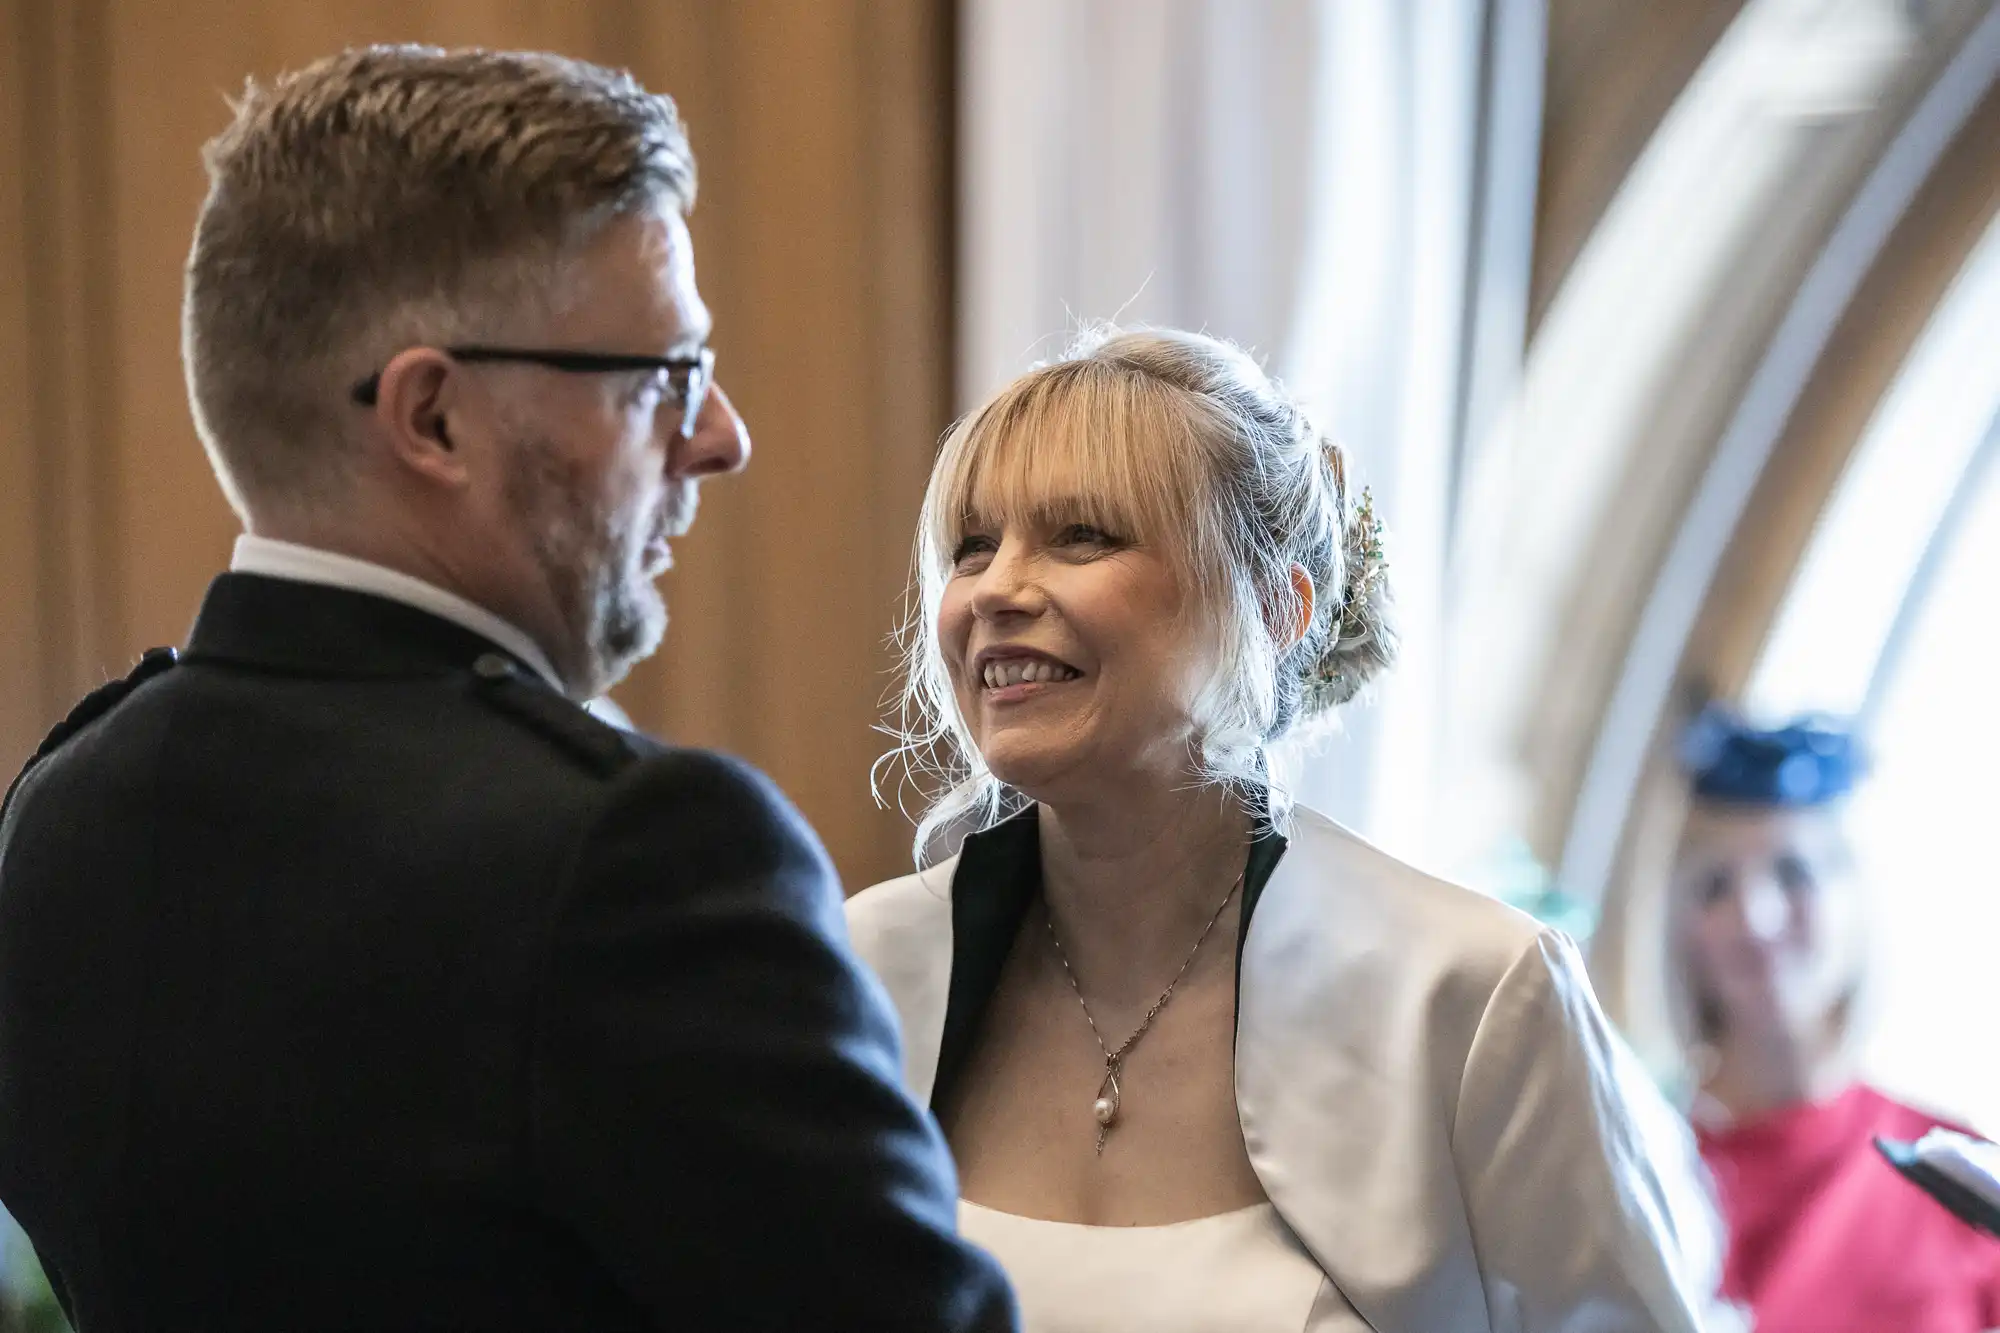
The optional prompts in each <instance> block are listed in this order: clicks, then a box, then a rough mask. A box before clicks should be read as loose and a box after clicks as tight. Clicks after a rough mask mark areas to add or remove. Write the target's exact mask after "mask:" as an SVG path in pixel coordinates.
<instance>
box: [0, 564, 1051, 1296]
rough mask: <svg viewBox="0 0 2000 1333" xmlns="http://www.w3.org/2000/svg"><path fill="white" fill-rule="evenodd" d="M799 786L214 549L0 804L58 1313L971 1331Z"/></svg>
mask: <svg viewBox="0 0 2000 1333" xmlns="http://www.w3.org/2000/svg"><path fill="white" fill-rule="evenodd" d="M900 1063H901V1054H900V1051H899V1048H898V1038H897V1035H896V1028H895V1020H894V1018H893V1016H892V1011H891V1009H890V1006H889V1004H888V1003H887V1000H886V998H885V996H884V995H883V993H882V991H881V990H880V988H879V987H878V986H877V985H876V984H875V983H874V982H873V981H872V980H871V979H869V978H867V976H866V975H865V973H864V972H863V970H862V969H861V968H860V967H859V966H858V965H857V964H856V962H855V960H854V958H853V956H852V954H851V953H850V952H849V949H848V946H847V943H846V938H845V930H844V927H843V924H842V920H841V910H840V899H839V892H838V888H837V885H836V882H835V878H834V875H833V871H832V869H831V867H830V866H829V864H828V862H827V860H826V857H825V854H824V853H823V852H822V850H821V849H820V846H819V844H818V843H817V841H816V840H815V839H814V837H813V834H812V832H811V831H810V830H809V829H808V828H807V826H806V825H805V823H804V821H803V820H802V819H801V818H800V817H799V815H798V814H797V813H796V812H795V811H794V810H793V809H792V807H791V806H790V805H788V804H787V803H786V801H785V800H784V798H783V797H782V796H780V795H779V794H778V792H777V791H776V790H775V789H774V788H773V787H772V786H771V785H770V783H769V782H768V781H766V780H765V779H764V778H762V777H761V776H759V775H758V774H757V773H756V772H754V771H753V770H751V769H749V768H747V767H745V766H744V765H742V764H740V763H736V762H733V761H731V760H728V759H725V758H721V757H718V756H716V755H714V754H709V753H704V752H700V751H695V750H680V749H670V748H666V747H663V746H660V745H657V744H654V743H652V742H649V741H646V740H642V739H640V738H637V737H635V736H632V735H630V734H628V733H625V732H622V731H619V730H617V729H614V728H612V727H609V726H607V725H605V724H603V723H601V722H599V721H597V720H596V719H594V718H592V717H590V716H589V715H588V714H586V713H585V712H584V710H582V709H581V708H578V707H577V706H575V705H573V704H571V703H570V702H568V701H567V700H565V699H563V698H561V697H560V696H559V695H557V694H556V693H555V692H554V691H552V690H550V689H549V688H548V687H547V686H545V685H544V684H543V683H541V681H540V680H539V679H538V678H537V677H536V676H534V674H533V673H532V672H531V671H529V670H528V669H526V667H525V666H523V665H522V664H521V663H519V662H517V661H515V660H514V659H512V658H509V657H507V656H506V655H505V654H504V653H503V652H501V651H500V650H499V649H498V648H496V647H495V646H494V645H493V644H490V643H488V642H486V641H485V640H484V639H482V638H480V637H479V636H477V635H475V634H473V633H471V632H470V631H468V630H465V629H462V628H460V627H459V626H457V625H455V624H452V623H449V622H447V621H444V620H440V619H438V618H436V617H433V616H431V615H428V614H426V613H424V612H421V611H418V610H415V609H413V608H410V607H407V606H404V605H402V604H400V603H397V602H393V601H389V600H385V599H382V598H378V597H374V596H370V595H366V594H362V593H357V592H350V591H346V590H342V589H336V588H330V587H323V586H313V585H308V584H303V583H293V582H287V581H284V580H277V579H271V578H265V577H260V576H254V575H243V574H231V575H225V576H223V577H222V578H220V579H218V580H217V581H216V583H215V585H214V586H213V588H212V589H211V590H210V592H209V594H208V598H207V601H206V602H205V604H204V606H203V608H202V611H201V615H200V618H199V620H198V621H197V623H196V625H195V629H194V633H193V636H192V638H191V641H190V643H189V646H188V649H187V651H186V652H184V653H183V654H181V655H180V656H179V659H178V661H176V660H174V658H173V657H172V655H171V654H167V653H159V652H156V653H154V654H150V655H149V656H148V658H147V659H146V661H145V662H144V663H142V665H141V667H140V669H139V670H138V671H137V672H135V673H134V674H133V676H132V677H130V678H128V679H127V680H125V681H121V682H117V683H114V684H113V685H111V686H108V687H106V688H105V689H104V690H100V691H99V692H98V693H97V694H96V695H94V696H92V697H91V698H90V699H88V700H86V701H85V703H84V704H82V705H80V706H79V708H78V710H77V711H76V713H74V714H73V715H72V717H71V718H70V719H69V721H67V722H66V723H65V724H64V726H63V727H61V728H58V730H57V732H56V734H55V735H54V736H52V737H51V738H50V741H49V742H48V743H47V744H45V745H44V747H43V750H42V753H41V754H40V755H39V756H38V757H37V759H36V761H35V762H33V763H31V764H30V766H29V768H28V770H27V771H26V772H25V773H24V774H23V776H22V777H21V778H20V779H19V780H18V781H17V783H16V786H15V788H14V789H13V791H12V792H11V794H10V796H9V799H8V805H7V808H6V812H5V816H4V822H0V1201H4V1203H5V1204H6V1206H7V1208H8V1209H9V1210H11V1211H12V1212H13V1213H14V1214H15V1216H16V1217H17V1218H18V1220H19V1221H20V1222H21V1224H22V1225H23V1226H24V1227H25V1229H26V1230H27V1232H28V1235H29V1237H30V1239H31V1240H32V1241H33V1242H34V1244H35V1247H36V1249H37V1251H38V1252H39V1254H40V1256H41V1258H42V1260H43V1261H44V1265H45V1267H46V1268H47V1270H48V1273H49V1276H50V1278H51V1280H52V1281H53V1283H54V1284H55V1286H56V1288H57V1291H58V1293H59V1295H60V1296H61V1298H62V1300H63V1303H64V1305H65V1307H66V1308H67V1310H68V1311H69V1312H70V1315H71V1317H72V1319H73V1320H74V1321H75V1322H76V1324H77V1325H78V1326H79V1328H80V1329H81V1330H82V1333H99V1331H100V1330H125V1329H133V1330H137V1329H149V1330H159V1329H195V1328H200V1329H230V1328H243V1329H251V1328H254V1329H264V1330H276V1329H287V1330H300V1329H389V1328H398V1329H402V1328H407V1329H443V1328H453V1329H528V1328H547V1329H553V1328H564V1329H589V1330H593V1333H602V1331H604V1330H620V1329H655V1328H668V1327H672V1328H686V1329H696V1328H718V1329H720V1328H727V1329H786V1330H803V1329H869V1330H900V1329H912V1330H914V1329H926V1330H930V1329H1001V1328H1007V1327H1011V1325H1012V1322H1013V1317H1014V1316H1013V1313H1012V1302H1011V1297H1010V1296H1009V1294H1008V1293H1007V1291H1006V1288H1005V1285H1004V1282H1003V1280H1002V1279H1001V1277H1000V1276H999V1274H998V1271H997V1269H996V1268H995V1267H994V1266H993V1265H992V1263H991V1261H990V1260H989V1259H987V1258H986V1257H985V1256H984V1255H983V1254H981V1253H980V1252H978V1251H977V1250H975V1249H972V1248H970V1247H968V1246H966V1245H965V1244H963V1243H962V1242H960V1241H959V1240H958V1239H957V1238H956V1236H955V1234H954V1230H953V1208H954V1197H955V1193H956V1190H955V1182H954V1179H953V1172H952V1168H951V1165H950V1161H949V1159H948V1157H947V1155H946V1152H945V1149H944V1146H943V1144H942V1141H941V1140H940V1138H939V1136H938V1134H937V1132H936V1130H935V1128H934V1126H933V1125H932V1124H931V1122H930V1121H929V1119H928V1118H927V1117H926V1116H925V1115H924V1114H923V1112H922V1111H921V1110H920V1109H919V1107H918V1106H917V1105H916V1104H915V1103H914V1102H912V1101H911V1099H910V1098H909V1097H908V1095H907V1094H906V1093H904V1092H903V1091H902V1090H901V1086H900V1076H899V1070H900Z"/></svg>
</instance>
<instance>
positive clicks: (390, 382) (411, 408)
mask: <svg viewBox="0 0 2000 1333" xmlns="http://www.w3.org/2000/svg"><path fill="white" fill-rule="evenodd" d="M469 383H470V377H469V376H467V375H466V374H465V373H464V371H463V369H462V368H461V367H460V366H459V365H458V363H457V362H455V361H453V360H452V359H451V358H450V357H449V356H447V355H446V354H445V353H443V352H441V351H439V350H438V349H436V348H435V347H411V348H408V349H406V350H404V351H401V352H398V353H396V355H395V356H393V357H391V358H389V363H388V364H387V365H385V366H384V367H382V375H381V380H380V385H379V387H378V388H377V390H376V394H375V405H374V407H373V408H372V409H371V410H372V411H373V412H374V413H375V420H376V423H377V425H378V426H380V428H381V430H382V432H383V434H384V436H385V437H386V438H387V441H388V444H389V451H390V453H391V455H392V456H393V457H394V458H395V460H396V461H397V462H398V463H400V464H402V465H403V466H404V467H406V468H409V469H410V470H412V471H414V472H417V473H420V474H421V475H423V476H424V477H426V478H427V479H429V480H431V481H433V482H437V483H439V484H442V485H445V486H454V487H456V486H463V485H464V484H465V483H466V481H467V479H468V476H469V473H468V471H467V468H466V462H465V457H464V453H463V451H462V450H460V449H459V448H458V446H457V444H456V443H455V442H454V441H453V440H452V435H451V421H452V418H453V416H454V415H455V414H456V413H457V412H459V411H460V410H462V408H463V405H464V404H463V399H462V395H463V393H464V392H465V390H466V388H467V386H468V384H469Z"/></svg>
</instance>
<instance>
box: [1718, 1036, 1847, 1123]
mask: <svg viewBox="0 0 2000 1333" xmlns="http://www.w3.org/2000/svg"><path fill="white" fill-rule="evenodd" d="M1825 1044H1826V1043H1824V1042H1821V1041H1816V1040H1813V1039H1811V1038H1809V1037H1801V1036H1800V1035H1799V1034H1797V1033H1794V1032H1791V1031H1788V1030H1786V1028H1785V1027H1784V1026H1783V1025H1782V1024H1778V1023H1773V1024H1770V1025H1768V1026H1764V1027H1760V1028H1756V1029H1751V1028H1749V1027H1748V1026H1747V1025H1745V1026H1744V1027H1741V1028H1738V1029H1737V1030H1734V1031H1732V1032H1730V1033H1729V1034H1727V1035H1726V1036H1724V1038H1723V1039H1722V1041H1721V1042H1720V1043H1719V1044H1718V1045H1717V1047H1716V1059H1715V1064H1714V1066H1713V1067H1712V1068H1711V1069H1710V1070H1709V1071H1708V1073H1707V1076H1706V1077H1704V1078H1703V1080H1702V1086H1701V1091H1702V1095H1703V1096H1704V1097H1705V1098H1707V1099H1708V1100H1709V1102H1711V1103H1712V1104H1713V1106H1714V1108H1715V1109H1716V1110H1717V1111H1719V1112H1720V1113H1721V1118H1722V1119H1723V1120H1725V1121H1728V1122H1737V1121H1744V1120H1755V1119H1757V1118H1758V1117H1760V1116H1765V1115H1769V1114H1770V1113H1771V1112H1773V1111H1779V1110H1782V1109H1784V1108H1785V1107H1787V1106H1793V1105H1796V1104H1797V1103H1800V1102H1805V1101H1815V1100H1818V1099H1820V1098H1823V1097H1825V1096H1827V1095H1828V1094H1829V1093H1831V1092H1833V1091H1835V1090H1836V1089H1837V1088H1838V1087H1839V1086H1840V1084H1841V1083H1842V1082H1843V1081H1845V1079H1846V1077H1847V1071H1846V1070H1845V1069H1844V1068H1840V1067H1837V1066H1836V1062H1835V1061H1833V1060H1831V1059H1829V1058H1827V1057H1826V1054H1825V1052H1824V1051H1823V1049H1822V1048H1823V1047H1824V1046H1825Z"/></svg>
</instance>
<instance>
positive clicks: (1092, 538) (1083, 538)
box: [1056, 523, 1118, 546]
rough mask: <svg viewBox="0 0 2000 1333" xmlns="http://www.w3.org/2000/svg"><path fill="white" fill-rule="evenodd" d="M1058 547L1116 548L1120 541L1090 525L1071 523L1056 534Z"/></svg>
mask: <svg viewBox="0 0 2000 1333" xmlns="http://www.w3.org/2000/svg"><path fill="white" fill-rule="evenodd" d="M1056 545H1058V546H1116V545H1118V539H1117V538H1116V537H1113V536H1112V535H1111V534H1110V533H1108V532H1106V531H1105V530H1104V529H1102V528H1098V527H1092V526H1091V525H1090V524H1088V523H1071V524H1070V525H1069V526H1067V527H1065V528H1063V529H1062V530H1061V531H1060V532H1058V533H1056Z"/></svg>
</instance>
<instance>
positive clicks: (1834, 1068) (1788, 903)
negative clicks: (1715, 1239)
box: [1666, 707, 2000, 1333]
mask: <svg viewBox="0 0 2000 1333" xmlns="http://www.w3.org/2000/svg"><path fill="white" fill-rule="evenodd" d="M1681 756H1682V761H1683V764H1684V766H1685V767H1686V769H1687V772H1688V776H1689V781H1690V785H1691V788H1692V803H1691V806H1690V811H1689V816H1688V820H1687V824H1686V828H1685V831H1684V834H1683V836H1682V840H1681V844H1680V848H1679V852H1678V855H1677V859H1676V865H1675V867H1674V872H1673V877H1672V880H1671V888H1670V899H1669V907H1670V915H1669V928H1668V932H1667V939H1668V942H1669V943H1670V946H1671V948H1672V949H1673V958H1672V960H1671V964H1672V965H1671V966H1670V967H1669V968H1668V969H1667V970H1666V974H1667V975H1668V976H1669V977H1670V978H1671V979H1672V981H1673V983H1674V984H1673V989H1674V992H1675V993H1674V994H1673V995H1672V996H1671V997H1670V1001H1671V1002H1670V1005H1669V1012H1670V1013H1671V1015H1672V1017H1673V1020H1674V1023H1675V1026H1676V1029H1677V1035H1678V1036H1679V1037H1680V1039H1681V1041H1682V1042H1683V1044H1684V1046H1685V1049H1686V1051H1687V1053H1688V1063H1689V1065H1690V1066H1691V1071H1692V1073H1693V1076H1694V1079H1695V1083H1696V1088H1695V1095H1694V1103H1693V1106H1692V1110H1691V1114H1692V1118H1693V1120H1694V1123H1695V1126H1696V1130H1697V1137H1698V1141H1699V1143H1700V1145H1701V1149H1702V1154H1703V1157H1704V1159H1705V1160H1706V1161H1707V1163H1708V1165H1709V1168H1710V1170H1711V1172H1712V1173H1713V1176H1714V1180H1715V1185H1716V1189H1717V1191H1718V1194H1719V1196H1720V1200H1721V1203H1722V1208H1723V1214H1724V1218H1725V1220H1726V1222H1727V1224H1728V1227H1729V1250H1728V1259H1727V1263H1726V1265H1725V1270H1724V1279H1723V1290H1724V1292H1725V1294H1726V1295H1728V1296H1730V1297H1731V1298H1733V1299H1736V1300H1739V1301H1742V1302H1745V1303H1747V1304H1748V1305H1749V1306H1750V1307H1751V1309H1752V1311H1753V1313H1754V1316H1755V1320H1756V1328H1757V1330H1758V1333H1979V1331H1980V1330H1986V1329H1993V1328H2000V1242H1996V1241H1994V1240H1993V1239H1991V1238H1990V1237H1987V1236H1983V1235H1981V1234H1980V1233H1978V1232H1976V1231H1974V1230H1973V1229H1972V1228H1970V1227H1968V1226H1966V1225H1965V1224H1964V1223H1962V1222H1960V1221H1959V1220H1958V1219H1956V1218H1954V1217H1952V1216H1950V1215H1949V1214H1948V1213H1946V1212H1945V1211H1944V1210H1942V1209H1940V1208H1938V1207H1937V1206H1936V1205H1935V1204H1934V1203H1933V1202H1932V1201H1931V1200H1930V1199H1928V1198H1926V1197H1925V1196H1924V1195H1923V1194H1921V1193H1920V1192H1918V1191H1916V1190H1913V1189H1911V1188H1910V1187H1909V1186H1908V1185H1907V1184H1906V1183H1905V1182H1904V1181H1902V1180H1900V1179H1898V1178H1897V1175H1896V1173H1895V1171H1894V1170H1893V1169H1892V1168H1891V1167H1890V1166H1889V1165H1888V1163H1887V1162H1885V1161H1883V1160H1882V1158H1881V1157H1880V1155H1879V1154H1878V1153H1877V1152H1876V1151H1875V1149H1874V1147H1873V1140H1874V1138H1875V1137H1876V1136H1878V1135H1880V1136H1883V1137H1886V1138H1891V1139H1904V1140H1913V1139H1917V1138H1920V1137H1922V1135H1923V1133H1924V1132H1925V1131H1926V1130H1928V1129H1930V1128H1931V1127H1932V1126H1934V1125H1938V1124H1940V1123H1944V1122H1942V1121H1940V1120H1939V1119H1938V1118H1937V1117H1936V1116H1933V1115H1931V1114H1930V1113H1928V1112H1925V1111H1922V1110H1919V1109H1917V1108H1915V1107H1911V1106H1908V1105H1905V1104H1903V1103H1902V1102H1899V1101H1897V1100H1896V1099H1894V1098H1892V1097H1889V1096H1888V1095H1886V1094H1885V1093H1883V1092H1881V1091H1879V1090H1878V1089H1876V1088H1873V1087H1870V1086H1869V1085H1868V1084H1867V1083H1866V1082H1864V1081H1862V1080H1861V1079H1860V1077H1859V1075H1858V1073H1857V1071H1856V1069H1855V1064H1854V1052H1855V1046H1856V1040H1855V1039H1856V1032H1857V1027H1858V1025H1859V1022H1860V1018H1861V1014H1862V1008H1863V1004H1864V997H1865V981H1866V975H1867V962H1868V959H1867V911H1866V903H1865V902H1864V898H1863V892H1862V888H1861V885H1860V884H1859V883H1858V882H1857V876H1856V873H1855V866H1854V862H1853V856H1852V853H1851V851H1850V849H1849V847H1848V844H1847V841H1846V838H1845V836H1844V834H1843V830H1842V827H1841V821H1842V805H1843V801H1844V799H1845V798H1846V797H1847V796H1848V794H1849V792H1850V791H1851V790H1852V788H1853V786H1854V784H1855V782H1856V780H1857V779H1858V777H1859V775H1860V771H1861V759H1860V755H1859V751H1858V747H1857V743H1856V741H1855V739H1854V737H1853V736H1852V735H1851V734H1849V733H1848V732H1847V731H1846V730H1844V729H1842V728H1841V727H1839V726H1837V725H1835V724H1833V723H1831V722H1828V721H1825V720H1821V719H1805V720H1800V721H1798V722H1794V723H1792V724H1790V725H1787V726H1784V727H1780V728H1777V729H1775V730H1761V729H1759V728H1757V727H1755V726H1752V725H1750V724H1749V723H1748V722H1746V721H1745V720H1744V719H1742V718H1741V717H1739V716H1737V715H1735V714H1733V713H1731V712H1729V711H1727V710H1724V709H1722V708H1719V707H1711V708H1709V709H1708V710H1706V711H1704V712H1703V713H1702V715H1701V716H1700V717H1699V718H1697V719H1696V721H1695V722H1694V724H1693V725H1692V726H1691V727H1690V728H1689V730H1688V733H1687V735H1686V737H1685V738H1684V741H1683V744H1682V747H1681ZM1940 925H1941V927H1943V928H1948V923H1940Z"/></svg>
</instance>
